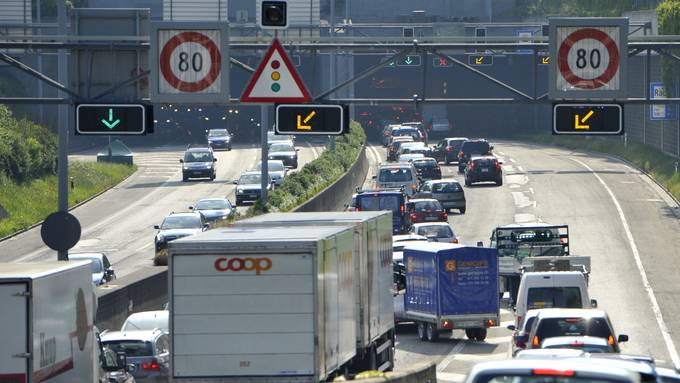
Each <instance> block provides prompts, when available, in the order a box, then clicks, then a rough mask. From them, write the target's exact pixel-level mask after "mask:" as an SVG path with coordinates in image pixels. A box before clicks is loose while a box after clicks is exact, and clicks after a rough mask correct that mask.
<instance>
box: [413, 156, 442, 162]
mask: <svg viewBox="0 0 680 383" xmlns="http://www.w3.org/2000/svg"><path fill="white" fill-rule="evenodd" d="M432 161H437V160H435V159H434V158H432V157H422V158H416V159H415V160H413V162H432Z"/></svg>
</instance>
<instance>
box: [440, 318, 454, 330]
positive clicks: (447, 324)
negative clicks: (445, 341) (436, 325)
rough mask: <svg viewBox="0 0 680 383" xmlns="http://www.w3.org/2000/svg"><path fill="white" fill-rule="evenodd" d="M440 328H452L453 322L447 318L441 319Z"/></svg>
mask: <svg viewBox="0 0 680 383" xmlns="http://www.w3.org/2000/svg"><path fill="white" fill-rule="evenodd" d="M442 328H445V329H447V330H449V329H452V328H453V322H451V321H449V320H444V321H442Z"/></svg>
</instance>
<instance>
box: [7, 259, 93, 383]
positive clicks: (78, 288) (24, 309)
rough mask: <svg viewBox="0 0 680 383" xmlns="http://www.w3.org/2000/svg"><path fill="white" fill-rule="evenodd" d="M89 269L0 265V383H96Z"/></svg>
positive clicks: (82, 265) (75, 264)
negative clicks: (0, 345) (0, 344)
mask: <svg viewBox="0 0 680 383" xmlns="http://www.w3.org/2000/svg"><path fill="white" fill-rule="evenodd" d="M91 269H92V268H91V266H90V262H88V261H71V262H64V261H47V262H40V263H0V308H1V309H0V323H1V324H2V327H1V328H0V339H1V341H0V342H1V343H2V347H0V382H7V383H9V382H11V383H38V382H44V383H94V382H96V381H98V377H99V359H98V358H97V357H96V355H98V352H97V347H98V345H97V341H96V339H95V336H94V333H93V320H94V315H95V307H96V298H95V295H94V292H93V288H94V287H93V284H92V272H91Z"/></svg>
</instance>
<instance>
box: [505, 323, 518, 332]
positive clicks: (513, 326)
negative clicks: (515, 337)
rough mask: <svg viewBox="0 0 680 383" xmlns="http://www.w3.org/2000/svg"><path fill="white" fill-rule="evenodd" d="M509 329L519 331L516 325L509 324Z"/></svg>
mask: <svg viewBox="0 0 680 383" xmlns="http://www.w3.org/2000/svg"><path fill="white" fill-rule="evenodd" d="M507 329H508V330H510V331H515V330H517V327H515V325H514V324H509V325H508V326H507Z"/></svg>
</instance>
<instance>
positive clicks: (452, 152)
mask: <svg viewBox="0 0 680 383" xmlns="http://www.w3.org/2000/svg"><path fill="white" fill-rule="evenodd" d="M465 141H467V138H465V137H453V138H445V139H443V140H441V141H439V143H437V145H436V146H435V147H434V148H433V149H432V155H433V157H434V158H435V159H436V160H437V161H443V162H444V164H446V165H448V164H450V163H451V162H457V161H458V152H460V147H461V146H463V142H465Z"/></svg>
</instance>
